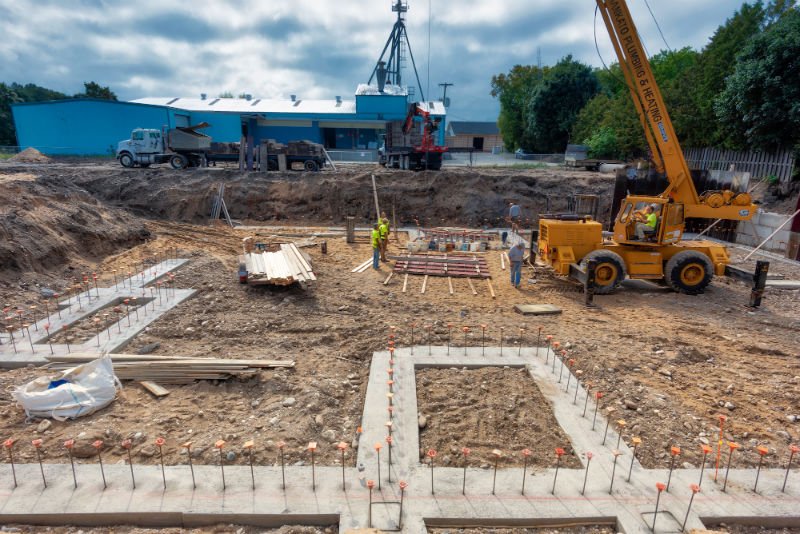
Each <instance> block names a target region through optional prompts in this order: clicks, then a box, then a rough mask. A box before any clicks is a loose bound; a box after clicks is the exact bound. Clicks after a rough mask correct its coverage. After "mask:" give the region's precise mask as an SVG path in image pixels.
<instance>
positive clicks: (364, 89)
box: [356, 83, 408, 96]
mask: <svg viewBox="0 0 800 534" xmlns="http://www.w3.org/2000/svg"><path fill="white" fill-rule="evenodd" d="M359 95H367V96H379V95H390V96H408V89H406V88H405V87H403V86H400V85H392V84H390V83H387V84H386V85H385V86H384V87H383V92H382V93H381V92H380V91H379V90H378V86H377V85H368V84H366V83H360V84H358V87H356V96H359Z"/></svg>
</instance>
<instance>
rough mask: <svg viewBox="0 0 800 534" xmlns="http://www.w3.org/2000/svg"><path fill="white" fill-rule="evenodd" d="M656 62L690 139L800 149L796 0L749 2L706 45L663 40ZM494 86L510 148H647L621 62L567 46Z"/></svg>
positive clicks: (686, 141) (601, 153)
mask: <svg viewBox="0 0 800 534" xmlns="http://www.w3.org/2000/svg"><path fill="white" fill-rule="evenodd" d="M650 63H651V66H652V69H653V73H654V75H655V77H656V80H657V81H658V84H659V86H660V88H661V92H662V95H663V97H664V100H665V103H666V105H667V109H668V111H669V113H670V116H671V118H672V121H673V123H674V126H675V130H676V133H677V134H678V138H679V139H680V141H681V143H682V145H683V146H684V147H690V146H694V147H717V148H727V149H734V150H753V149H755V150H765V151H774V150H776V149H783V148H790V149H794V150H800V9H798V7H797V5H796V0H771V1H770V2H768V3H767V4H765V3H764V2H762V1H760V0H759V1H756V2H754V3H748V2H745V3H744V4H742V6H741V7H740V8H739V9H738V10H737V11H736V12H735V13H734V14H733V15H732V16H731V17H730V18H729V19H728V20H727V21H726V22H725V23H724V24H723V25H721V26H720V27H719V28H717V30H716V31H715V32H714V34H713V36H712V37H711V38H710V40H709V42H708V44H707V45H706V46H705V47H704V48H703V49H702V50H700V51H697V50H694V49H692V48H690V47H686V48H682V49H680V50H664V51H661V52H659V53H658V54H655V55H654V56H652V57H651V58H650ZM491 87H492V91H491V94H492V96H494V97H496V98H497V99H498V100H499V102H500V115H499V117H498V126H499V128H500V132H501V134H502V136H503V141H504V143H505V146H506V148H507V149H509V150H515V149H517V148H522V149H524V150H527V151H530V152H537V153H560V152H563V151H564V149H565V148H566V145H567V144H568V143H572V144H585V145H588V146H589V149H590V155H591V156H593V157H604V158H618V159H632V158H637V157H643V156H646V155H647V144H646V141H645V138H644V135H643V132H642V127H641V123H640V122H639V118H638V116H637V114H636V110H635V108H634V106H633V103H632V101H631V95H630V91H629V90H628V87H627V86H626V85H625V81H624V77H623V74H622V71H621V69H620V66H619V64H618V63H614V64H612V65H611V66H610V67H609V68H608V69H605V68H604V69H592V68H591V67H589V66H587V65H584V64H582V63H580V62H578V61H575V60H574V59H573V58H572V56H567V57H565V58H563V59H562V60H561V61H559V62H558V63H557V64H555V65H553V66H546V67H542V68H539V67H537V66H532V65H527V66H526V65H517V66H515V67H513V68H512V69H511V70H510V71H509V72H508V73H503V74H498V75H496V76H493V77H492V81H491Z"/></svg>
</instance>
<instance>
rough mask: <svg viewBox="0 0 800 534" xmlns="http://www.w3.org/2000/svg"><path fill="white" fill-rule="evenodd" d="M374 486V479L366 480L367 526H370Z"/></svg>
mask: <svg viewBox="0 0 800 534" xmlns="http://www.w3.org/2000/svg"><path fill="white" fill-rule="evenodd" d="M374 487H375V481H374V480H367V488H369V514H368V521H367V525H368V526H369V528H372V488H374Z"/></svg>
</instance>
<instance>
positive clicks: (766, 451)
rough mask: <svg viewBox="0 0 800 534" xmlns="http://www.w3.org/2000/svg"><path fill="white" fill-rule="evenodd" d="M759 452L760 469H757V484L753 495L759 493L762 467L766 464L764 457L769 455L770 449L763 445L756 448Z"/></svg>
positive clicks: (754, 486)
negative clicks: (759, 478)
mask: <svg viewBox="0 0 800 534" xmlns="http://www.w3.org/2000/svg"><path fill="white" fill-rule="evenodd" d="M756 451H758V468H757V469H756V483H755V484H753V493H758V477H759V476H760V475H761V465H762V464H763V463H764V456H766V455H767V454H769V449H768V448H767V447H764V446H763V445H759V446H758V447H756Z"/></svg>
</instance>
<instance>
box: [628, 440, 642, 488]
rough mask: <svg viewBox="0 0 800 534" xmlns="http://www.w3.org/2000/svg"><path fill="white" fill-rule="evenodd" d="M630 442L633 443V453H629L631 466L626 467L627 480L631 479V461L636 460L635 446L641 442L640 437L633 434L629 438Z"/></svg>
mask: <svg viewBox="0 0 800 534" xmlns="http://www.w3.org/2000/svg"><path fill="white" fill-rule="evenodd" d="M631 443H633V454H632V455H631V466H630V467H629V468H628V480H627V482H630V481H631V475H632V474H633V461H634V460H636V448H637V447H638V446H639V445H641V444H642V438H637V437H635V436H634V437H633V438H631Z"/></svg>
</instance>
